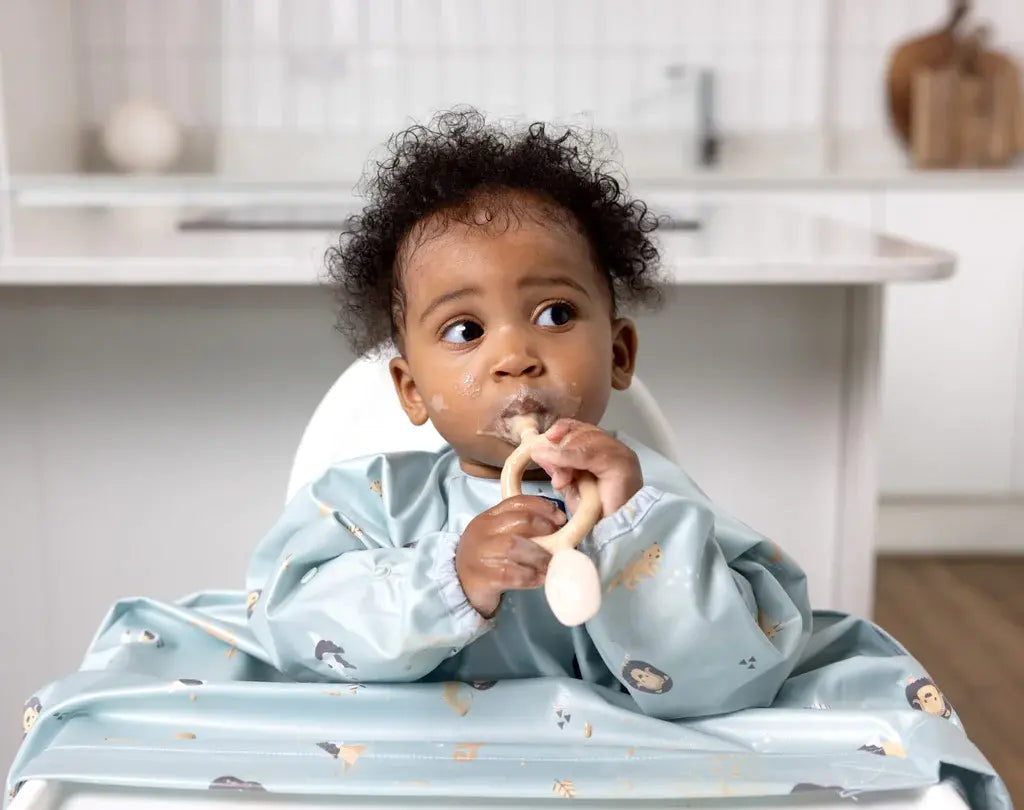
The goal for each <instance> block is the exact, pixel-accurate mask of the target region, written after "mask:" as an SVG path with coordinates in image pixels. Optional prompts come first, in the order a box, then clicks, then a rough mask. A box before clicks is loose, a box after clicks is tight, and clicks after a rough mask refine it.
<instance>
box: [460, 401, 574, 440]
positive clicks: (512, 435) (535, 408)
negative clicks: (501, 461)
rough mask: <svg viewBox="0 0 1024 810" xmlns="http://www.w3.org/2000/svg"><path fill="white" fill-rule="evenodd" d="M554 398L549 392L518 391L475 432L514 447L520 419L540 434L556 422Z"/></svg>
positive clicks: (556, 408) (519, 427)
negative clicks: (532, 422)
mask: <svg viewBox="0 0 1024 810" xmlns="http://www.w3.org/2000/svg"><path fill="white" fill-rule="evenodd" d="M556 399H557V396H555V395H554V394H553V393H552V392H548V391H545V390H543V389H531V388H521V389H519V390H518V391H516V392H515V393H514V394H512V395H511V396H509V397H508V398H507V399H506V400H505V402H504V405H503V406H502V407H500V408H499V409H498V411H497V414H496V415H495V416H494V418H493V419H491V420H490V422H489V423H488V424H487V425H486V426H485V427H484V428H483V429H482V430H480V431H479V432H480V433H481V434H483V435H487V436H495V437H496V438H498V439H501V440H502V441H505V442H508V443H509V444H514V445H518V444H519V441H520V436H519V431H520V430H521V426H522V423H523V421H524V417H526V418H530V419H532V420H533V421H534V422H535V423H536V426H537V430H538V431H539V432H540V433H543V432H544V431H546V430H547V429H548V428H550V427H551V426H552V425H553V424H555V422H557V421H558V419H559V416H560V414H559V409H558V407H557V405H558V403H557V402H555V401H554V400H556Z"/></svg>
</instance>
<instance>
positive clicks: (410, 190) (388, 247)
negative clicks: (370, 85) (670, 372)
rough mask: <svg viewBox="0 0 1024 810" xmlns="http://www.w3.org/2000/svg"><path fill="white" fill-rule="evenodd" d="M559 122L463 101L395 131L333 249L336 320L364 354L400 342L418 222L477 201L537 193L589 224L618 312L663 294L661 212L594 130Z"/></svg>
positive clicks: (460, 212)
mask: <svg viewBox="0 0 1024 810" xmlns="http://www.w3.org/2000/svg"><path fill="white" fill-rule="evenodd" d="M552 129H553V128H552V127H551V126H550V125H547V124H544V123H539V122H538V123H534V124H531V125H529V126H528V127H526V128H525V129H523V130H520V131H514V130H511V129H505V128H502V127H500V126H497V125H494V124H489V123H487V121H486V120H485V119H484V116H483V115H482V114H480V113H479V112H477V111H476V110H473V109H465V108H462V109H458V110H453V111H447V112H442V113H439V114H438V115H437V116H435V117H434V119H433V120H432V121H431V122H430V123H429V124H427V125H426V126H420V125H417V126H413V127H410V128H409V129H406V130H405V131H403V132H399V133H397V134H396V135H394V136H392V138H391V139H390V140H389V141H388V145H387V146H388V154H387V157H385V158H384V159H383V160H380V161H379V162H377V164H376V171H375V172H372V173H370V174H369V175H368V176H367V177H366V178H365V179H364V181H363V184H362V185H363V191H364V193H365V194H366V196H368V198H369V202H368V204H367V205H366V207H365V208H364V209H363V211H362V213H361V214H358V215H356V216H353V217H351V218H350V219H349V221H348V223H347V225H346V228H345V230H344V231H343V233H342V234H341V236H340V238H339V241H338V244H337V245H336V246H334V247H332V248H330V249H329V250H328V251H327V256H326V264H327V275H328V279H329V283H330V286H331V287H332V288H333V290H334V294H335V298H336V300H337V303H338V306H339V314H338V322H337V328H338V330H339V331H340V332H341V333H342V334H343V335H344V336H345V338H346V340H347V341H348V343H349V346H350V347H351V348H352V350H353V351H354V352H355V353H356V354H357V355H364V354H369V353H372V352H374V351H375V350H379V349H382V348H385V347H386V346H387V345H388V344H390V343H397V339H398V337H399V335H400V327H401V323H402V320H403V318H404V297H403V293H402V285H401V278H400V268H399V267H398V265H399V263H400V258H401V253H400V251H401V249H402V246H403V243H404V241H405V240H406V238H407V237H408V236H409V234H410V233H411V232H412V230H413V228H414V227H415V226H416V225H417V224H418V223H421V222H423V221H424V220H425V219H426V218H428V217H431V216H432V215H437V214H442V215H445V216H446V217H449V218H453V219H456V220H459V221H466V222H469V221H472V220H470V219H466V217H467V216H468V210H467V209H468V206H469V205H470V204H471V203H472V202H473V201H474V200H475V199H478V198H479V197H480V196H482V195H486V196H500V195H501V194H502V193H503V192H526V193H528V194H531V195H535V196H537V197H540V198H542V199H544V200H546V201H549V202H550V203H552V204H553V208H552V209H551V211H552V212H557V211H562V212H564V213H566V214H568V215H569V216H568V217H566V218H563V219H568V220H569V221H574V224H575V225H576V226H578V227H579V229H580V230H581V232H582V233H583V234H584V235H585V236H586V238H587V240H588V241H589V243H590V246H591V250H592V251H593V255H594V259H595V262H596V263H597V265H598V266H599V267H600V268H601V269H602V270H603V271H604V273H605V277H606V279H607V281H608V286H609V290H610V292H611V297H612V309H613V312H617V311H619V309H620V308H621V307H622V306H623V305H627V304H633V303H637V302H645V303H653V302H656V301H657V300H658V293H657V290H656V287H655V281H656V274H657V263H658V249H657V247H656V246H655V245H654V243H653V242H652V241H651V238H650V234H651V233H652V232H653V231H654V230H655V229H656V228H657V227H658V219H657V217H656V216H655V215H654V214H653V213H651V212H650V210H648V208H647V206H646V204H644V203H643V202H642V201H640V200H631V199H629V198H628V197H627V195H626V192H625V190H624V188H623V185H622V184H621V183H620V182H619V180H618V179H616V177H614V176H613V174H612V173H611V172H610V170H609V164H608V163H606V162H604V161H603V160H601V159H600V158H599V157H597V156H596V155H595V150H594V148H593V141H594V136H593V134H592V133H589V132H585V131H581V130H578V129H573V128H568V127H567V128H562V129H560V130H559V131H557V132H553V131H552ZM555 215H556V216H557V213H556V214H555ZM446 221H447V220H446Z"/></svg>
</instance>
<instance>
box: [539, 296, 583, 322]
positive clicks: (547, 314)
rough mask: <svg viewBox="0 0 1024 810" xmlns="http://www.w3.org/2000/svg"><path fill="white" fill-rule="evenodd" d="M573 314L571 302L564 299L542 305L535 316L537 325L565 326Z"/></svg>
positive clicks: (574, 311)
mask: <svg viewBox="0 0 1024 810" xmlns="http://www.w3.org/2000/svg"><path fill="white" fill-rule="evenodd" d="M575 314H576V310H574V309H573V306H572V304H567V303H566V302H565V301H558V302H557V303H554V304H550V305H549V306H546V307H544V309H543V310H542V311H541V313H540V315H538V316H537V325H538V326H565V325H566V324H567V323H569V321H571V320H572V317H573V315H575Z"/></svg>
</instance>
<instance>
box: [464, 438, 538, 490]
mask: <svg viewBox="0 0 1024 810" xmlns="http://www.w3.org/2000/svg"><path fill="white" fill-rule="evenodd" d="M492 442H493V444H492ZM452 448H453V449H454V450H455V454H456V455H457V456H458V457H459V463H460V464H461V465H462V469H463V470H465V471H466V472H468V473H470V474H471V475H474V476H476V477H478V478H500V477H501V470H502V467H504V466H505V461H506V459H508V457H509V454H511V452H512V451H513V450H514V449H515V447H514V446H513V445H510V444H508V443H506V442H503V441H500V440H498V439H493V440H491V441H488V442H487V446H480V445H479V444H475V445H474V446H470V447H467V446H462V447H460V446H458V445H454V444H453V445H452ZM523 479H524V480H527V481H547V480H549V479H550V476H549V475H548V474H547V473H546V472H544V470H543V469H541V468H540V467H538V466H537V465H536V464H533V463H532V462H531V463H530V465H529V466H528V467H527V468H526V471H525V472H524V473H523Z"/></svg>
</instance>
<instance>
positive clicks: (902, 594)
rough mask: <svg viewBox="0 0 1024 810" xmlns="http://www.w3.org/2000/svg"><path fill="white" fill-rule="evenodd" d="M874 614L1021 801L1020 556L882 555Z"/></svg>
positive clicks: (1023, 637)
mask: <svg viewBox="0 0 1024 810" xmlns="http://www.w3.org/2000/svg"><path fill="white" fill-rule="evenodd" d="M874 618H875V621H876V622H877V623H878V624H880V625H881V626H882V627H884V628H885V629H886V630H888V631H889V632H890V633H892V635H893V636H895V637H896V638H897V639H898V640H899V641H901V642H902V643H903V644H904V645H905V646H906V647H907V648H908V649H909V650H910V652H911V654H912V655H913V656H914V657H915V658H917V659H918V660H919V661H920V662H921V664H922V665H923V666H924V667H925V669H927V670H928V672H929V674H930V675H931V676H932V678H933V680H934V681H935V683H936V684H937V685H938V686H939V688H940V689H941V690H942V691H943V692H944V693H945V694H946V697H947V698H948V699H949V701H950V702H951V703H952V704H953V707H954V708H955V709H956V711H957V713H958V714H959V715H960V719H961V720H962V721H963V724H964V728H966V729H967V733H968V735H969V736H970V737H971V740H972V741H973V742H974V744H975V745H977V746H978V748H980V749H981V751H982V753H983V754H985V756H986V757H987V758H988V760H989V762H991V763H992V765H993V767H994V768H995V769H996V771H997V772H998V773H999V775H1000V776H1002V778H1003V780H1004V781H1005V782H1006V784H1007V786H1008V787H1009V789H1010V795H1011V796H1012V797H1013V801H1014V805H1015V806H1017V807H1022V808H1024V557H1010V558H1005V557H1004V558H991V557H989V558H961V557H883V558H882V559H881V560H879V563H878V578H877V599H876V608H875V617H874Z"/></svg>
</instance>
